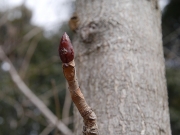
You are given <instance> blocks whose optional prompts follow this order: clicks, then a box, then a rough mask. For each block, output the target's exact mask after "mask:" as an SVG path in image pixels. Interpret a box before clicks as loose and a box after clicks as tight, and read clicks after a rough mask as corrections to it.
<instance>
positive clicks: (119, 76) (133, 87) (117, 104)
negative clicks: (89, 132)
mask: <svg viewBox="0 0 180 135" xmlns="http://www.w3.org/2000/svg"><path fill="white" fill-rule="evenodd" d="M76 14H77V16H78V20H79V22H78V28H77V30H76V32H77V33H76V34H75V37H74V42H73V45H74V48H75V55H76V67H77V76H78V80H79V85H80V88H81V89H82V92H83V94H84V96H85V99H87V102H88V104H89V105H90V106H91V108H92V109H93V110H94V111H95V113H96V115H97V118H98V127H99V133H100V135H120V134H121V135H122V134H123V135H170V134H171V131H170V124H169V110H168V102H167V89H166V80H165V71H164V58H163V51H162V39H161V37H162V36H161V25H160V24H161V22H160V18H161V17H160V11H159V9H158V5H157V1H156V0H86V1H84V0H77V1H76ZM82 123H83V121H82V119H81V116H80V115H79V112H78V111H75V133H76V135H80V134H82V133H81V128H82V125H83V124H82Z"/></svg>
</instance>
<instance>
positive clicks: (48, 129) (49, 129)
mask: <svg viewBox="0 0 180 135" xmlns="http://www.w3.org/2000/svg"><path fill="white" fill-rule="evenodd" d="M53 129H54V125H52V124H49V125H48V126H47V127H46V128H45V129H44V130H43V131H42V132H41V133H40V134H39V135H48V134H49V133H50V132H51V131H52V130H53Z"/></svg>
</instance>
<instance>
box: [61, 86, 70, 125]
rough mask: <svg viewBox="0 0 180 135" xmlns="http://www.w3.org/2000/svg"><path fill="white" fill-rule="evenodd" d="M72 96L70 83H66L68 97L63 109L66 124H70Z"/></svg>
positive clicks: (63, 119)
mask: <svg viewBox="0 0 180 135" xmlns="http://www.w3.org/2000/svg"><path fill="white" fill-rule="evenodd" d="M71 103H72V101H71V96H70V93H69V90H68V84H67V83H66V97H65V101H64V106H63V110H62V121H63V123H64V124H66V125H68V124H69V120H70V119H68V118H69V111H70V108H71Z"/></svg>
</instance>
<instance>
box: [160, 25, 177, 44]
mask: <svg viewBox="0 0 180 135" xmlns="http://www.w3.org/2000/svg"><path fill="white" fill-rule="evenodd" d="M179 33H180V27H179V28H177V29H176V30H174V31H173V32H171V33H170V34H168V35H167V36H165V37H164V38H163V42H164V45H166V44H167V43H169V42H171V41H173V40H174V39H175V38H177V36H178V35H179Z"/></svg>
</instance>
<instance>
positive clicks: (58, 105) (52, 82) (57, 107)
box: [51, 79, 60, 119]
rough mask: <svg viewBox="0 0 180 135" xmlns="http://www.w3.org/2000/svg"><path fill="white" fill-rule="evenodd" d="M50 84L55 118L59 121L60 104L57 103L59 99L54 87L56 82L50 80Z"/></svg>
mask: <svg viewBox="0 0 180 135" xmlns="http://www.w3.org/2000/svg"><path fill="white" fill-rule="evenodd" d="M51 84H52V92H53V95H54V102H55V108H56V116H57V117H58V119H60V103H59V98H58V91H57V87H56V82H55V80H54V79H52V80H51Z"/></svg>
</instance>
